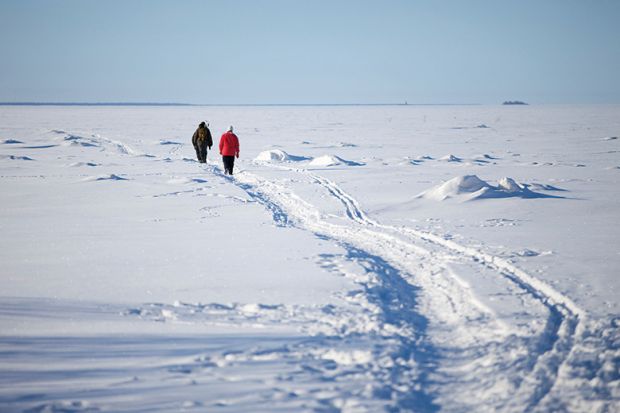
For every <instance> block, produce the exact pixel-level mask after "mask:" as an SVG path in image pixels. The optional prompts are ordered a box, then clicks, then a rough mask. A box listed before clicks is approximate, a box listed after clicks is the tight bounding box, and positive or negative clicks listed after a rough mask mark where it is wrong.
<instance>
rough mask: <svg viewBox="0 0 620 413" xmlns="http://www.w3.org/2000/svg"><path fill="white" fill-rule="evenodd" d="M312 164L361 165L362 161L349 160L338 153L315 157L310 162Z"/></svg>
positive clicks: (326, 165) (325, 165)
mask: <svg viewBox="0 0 620 413" xmlns="http://www.w3.org/2000/svg"><path fill="white" fill-rule="evenodd" d="M309 165H310V166H323V167H328V166H337V165H346V166H361V165H363V164H362V163H359V162H354V161H347V160H346V159H342V158H341V157H339V156H336V155H323V156H319V157H317V158H314V159H313V160H312V161H311V162H310V163H309Z"/></svg>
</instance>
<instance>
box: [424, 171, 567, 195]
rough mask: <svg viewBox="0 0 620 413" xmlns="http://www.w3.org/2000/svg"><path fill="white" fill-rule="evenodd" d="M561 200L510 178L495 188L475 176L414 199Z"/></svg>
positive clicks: (455, 179) (442, 185) (450, 181)
mask: <svg viewBox="0 0 620 413" xmlns="http://www.w3.org/2000/svg"><path fill="white" fill-rule="evenodd" d="M509 197H519V198H561V197H557V196H551V195H545V194H540V193H537V192H533V191H530V190H529V189H528V185H525V184H520V183H518V182H516V181H515V180H514V179H512V178H507V177H506V178H502V179H500V180H499V181H498V183H497V186H494V185H491V184H489V183H488V182H486V181H483V180H482V179H480V178H478V177H477V176H476V175H464V176H457V177H455V178H452V179H450V180H449V181H446V182H444V183H443V184H440V185H437V186H435V187H433V188H431V189H429V190H427V191H425V192H422V193H421V194H419V195H418V196H417V197H416V198H425V199H432V200H435V201H443V200H446V199H449V198H457V199H461V200H463V201H471V200H474V199H482V198H509Z"/></svg>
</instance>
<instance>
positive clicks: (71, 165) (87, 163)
mask: <svg viewBox="0 0 620 413" xmlns="http://www.w3.org/2000/svg"><path fill="white" fill-rule="evenodd" d="M69 166H70V167H71V168H78V167H81V166H89V167H95V166H99V164H97V163H94V162H74V163H72V164H69Z"/></svg>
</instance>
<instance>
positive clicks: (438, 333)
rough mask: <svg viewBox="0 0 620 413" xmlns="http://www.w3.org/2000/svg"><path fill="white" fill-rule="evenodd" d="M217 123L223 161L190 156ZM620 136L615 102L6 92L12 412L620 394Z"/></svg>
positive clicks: (1, 311) (378, 404) (546, 399)
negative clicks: (230, 101)
mask: <svg viewBox="0 0 620 413" xmlns="http://www.w3.org/2000/svg"><path fill="white" fill-rule="evenodd" d="M205 111H206V112H208V113H205ZM205 117H208V119H210V124H211V130H212V132H213V135H214V137H215V141H216V142H214V144H215V146H216V145H217V137H218V136H219V135H220V133H221V132H223V131H224V130H225V129H226V127H227V126H228V125H230V124H234V125H235V127H236V132H237V134H238V136H239V137H240V140H241V148H242V150H241V157H240V159H239V160H237V161H236V164H235V174H234V175H233V176H232V177H230V176H225V175H223V173H222V167H221V160H220V158H219V155H218V154H217V151H209V154H208V159H209V163H208V164H206V165H204V164H199V163H197V162H196V160H195V154H194V149H193V147H192V144H191V136H192V134H193V132H194V130H195V125H196V123H197V122H198V121H200V120H201V119H204V118H205ZM619 130H620V106H616V105H592V106H569V105H566V106H557V107H556V106H535V105H531V106H527V107H509V106H462V107H461V106H439V107H438V106H413V105H409V106H394V107H390V106H377V107H347V106H337V107H324V106H321V107H208V108H205V107H180V108H175V107H28V106H22V107H7V106H4V107H3V106H0V138H2V140H1V141H0V142H1V143H2V144H1V145H0V182H1V185H2V188H1V189H2V209H0V229H1V230H2V237H0V262H2V272H1V278H0V281H1V282H2V294H0V377H2V379H3V380H4V382H5V383H4V384H5V385H4V386H0V410H1V411H52V412H56V411H57V412H59V411H72V412H79V411H149V412H158V411H161V412H168V411H190V410H192V411H225V412H242V411H253V412H272V411H293V412H295V411H300V412H302V411H303V412H305V411H343V412H344V411H350V412H353V411H360V412H361V411H367V412H375V411H403V412H404V411H420V412H432V411H439V410H441V411H453V412H465V411H501V412H509V413H513V412H515V413H516V412H523V411H532V412H544V411H566V412H595V411H600V412H605V411H609V412H611V411H615V410H618V406H619V403H620V373H619V372H620V353H619V350H618V343H619V342H620V325H619V320H620V316H619V313H620V307H619V304H620V302H619V301H618V299H617V297H618V296H619V291H618V289H619V285H620V282H619V280H618V277H617V269H618V268H620V253H619V252H618V245H619V239H618V234H620V209H619V208H618V202H619V200H620V190H619V189H618V185H617V182H618V173H619V172H618V171H619V169H618V165H620V147H619V146H618V145H619V144H620V140H619V139H617V138H615V137H616V136H618V131H619ZM331 151H334V152H336V153H333V152H331ZM326 152H327V153H326ZM292 154H295V155H292ZM357 160H360V162H358V161H357ZM361 161H363V162H361ZM353 166H355V167H353ZM470 201H471V202H470Z"/></svg>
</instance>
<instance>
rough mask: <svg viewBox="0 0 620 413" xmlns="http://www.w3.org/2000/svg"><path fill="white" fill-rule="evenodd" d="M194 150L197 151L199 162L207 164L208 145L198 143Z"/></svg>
mask: <svg viewBox="0 0 620 413" xmlns="http://www.w3.org/2000/svg"><path fill="white" fill-rule="evenodd" d="M194 149H196V157H197V158H198V162H200V163H205V162H207V143H206V142H204V143H201V142H200V141H198V142H196V145H194Z"/></svg>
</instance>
